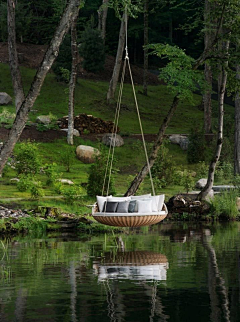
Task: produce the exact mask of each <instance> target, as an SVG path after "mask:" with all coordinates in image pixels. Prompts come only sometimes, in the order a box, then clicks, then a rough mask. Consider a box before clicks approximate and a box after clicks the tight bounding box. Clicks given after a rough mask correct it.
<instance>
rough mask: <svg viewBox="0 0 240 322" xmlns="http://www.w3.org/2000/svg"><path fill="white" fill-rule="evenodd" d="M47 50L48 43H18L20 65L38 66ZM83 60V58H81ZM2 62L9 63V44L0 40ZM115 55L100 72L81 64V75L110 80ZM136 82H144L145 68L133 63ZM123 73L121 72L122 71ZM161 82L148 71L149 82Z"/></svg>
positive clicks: (153, 83) (128, 81)
mask: <svg viewBox="0 0 240 322" xmlns="http://www.w3.org/2000/svg"><path fill="white" fill-rule="evenodd" d="M46 50H47V45H33V44H25V43H24V44H17V51H18V58H19V64H20V66H25V67H29V68H35V69H36V68H38V67H39V65H40V63H41V62H42V60H43V57H44V54H45V52H46ZM80 61H81V59H80ZM0 63H6V64H8V46H7V43H5V42H0ZM114 63H115V57H113V56H109V55H107V56H106V60H105V65H104V70H103V71H101V72H99V73H96V74H95V73H90V72H87V71H86V70H84V69H83V68H82V67H81V66H79V73H78V74H79V77H80V78H83V79H91V80H96V81H99V80H100V81H107V82H109V81H110V79H111V77H112V72H113V68H114ZM131 69H132V74H133V80H134V83H135V84H136V85H137V84H142V83H143V69H142V68H141V67H138V66H136V65H133V64H131ZM120 75H121V73H120ZM125 82H127V83H130V76H129V71H128V69H126V75H125ZM160 83H161V82H160V81H159V79H158V77H157V76H156V75H154V74H152V73H148V84H149V85H158V84H160Z"/></svg>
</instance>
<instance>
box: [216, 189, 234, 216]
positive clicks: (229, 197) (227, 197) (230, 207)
mask: <svg viewBox="0 0 240 322" xmlns="http://www.w3.org/2000/svg"><path fill="white" fill-rule="evenodd" d="M237 195H238V194H237V191H236V190H233V191H232V190H230V191H224V192H223V193H221V194H218V195H215V196H214V198H213V199H211V200H210V213H211V214H212V216H213V217H214V218H216V219H217V218H218V217H222V218H225V219H235V218H236V217H237V216H238V207H237V201H236V199H237Z"/></svg>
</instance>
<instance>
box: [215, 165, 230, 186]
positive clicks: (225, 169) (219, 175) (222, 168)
mask: <svg viewBox="0 0 240 322" xmlns="http://www.w3.org/2000/svg"><path fill="white" fill-rule="evenodd" d="M233 175H234V171H233V165H232V163H229V162H221V163H220V162H219V163H217V166H216V169H215V178H216V180H218V181H220V182H221V181H224V180H228V181H231V180H232V179H233Z"/></svg>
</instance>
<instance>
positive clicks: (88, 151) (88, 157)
mask: <svg viewBox="0 0 240 322" xmlns="http://www.w3.org/2000/svg"><path fill="white" fill-rule="evenodd" d="M98 155H100V151H99V150H98V149H96V148H93V147H92V146H88V145H79V146H78V147H77V148H76V156H77V158H78V159H79V160H80V161H82V162H83V163H94V162H95V158H96V156H98Z"/></svg>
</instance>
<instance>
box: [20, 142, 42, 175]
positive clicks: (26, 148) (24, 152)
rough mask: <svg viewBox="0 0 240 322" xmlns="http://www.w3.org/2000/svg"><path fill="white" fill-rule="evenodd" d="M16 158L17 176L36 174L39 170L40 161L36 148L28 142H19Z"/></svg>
mask: <svg viewBox="0 0 240 322" xmlns="http://www.w3.org/2000/svg"><path fill="white" fill-rule="evenodd" d="M15 157H16V170H17V172H18V173H19V174H21V173H25V174H36V173H37V172H39V170H40V166H41V161H40V158H39V154H38V146H37V144H36V143H32V142H30V141H27V142H21V143H20V144H19V145H18V149H17V152H15Z"/></svg>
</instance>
